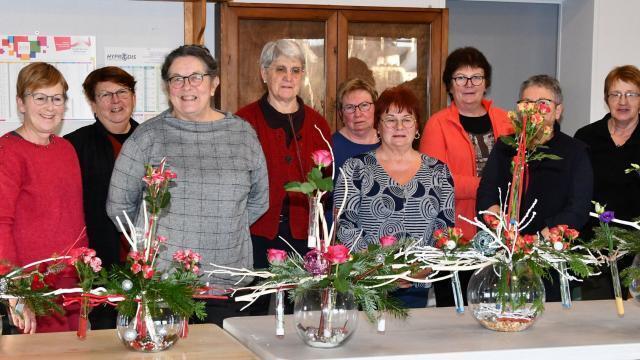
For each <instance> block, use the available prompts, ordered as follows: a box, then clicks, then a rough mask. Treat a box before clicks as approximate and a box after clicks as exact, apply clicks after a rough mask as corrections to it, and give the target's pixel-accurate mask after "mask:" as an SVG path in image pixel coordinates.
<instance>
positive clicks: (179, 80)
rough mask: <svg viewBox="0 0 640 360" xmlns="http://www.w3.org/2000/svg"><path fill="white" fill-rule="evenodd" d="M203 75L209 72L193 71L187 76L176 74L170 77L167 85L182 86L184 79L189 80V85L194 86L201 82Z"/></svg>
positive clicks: (175, 87)
mask: <svg viewBox="0 0 640 360" xmlns="http://www.w3.org/2000/svg"><path fill="white" fill-rule="evenodd" d="M205 76H211V74H201V73H193V74H191V75H187V76H182V75H176V76H172V77H170V78H169V80H167V82H168V83H169V86H171V87H172V88H174V89H181V88H183V87H184V84H185V82H186V81H189V85H191V86H194V87H196V86H199V85H200V84H202V81H203V80H204V77H205Z"/></svg>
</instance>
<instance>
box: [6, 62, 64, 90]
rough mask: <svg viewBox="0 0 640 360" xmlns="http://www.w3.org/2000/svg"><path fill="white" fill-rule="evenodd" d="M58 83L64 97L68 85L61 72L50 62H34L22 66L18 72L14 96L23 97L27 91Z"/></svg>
mask: <svg viewBox="0 0 640 360" xmlns="http://www.w3.org/2000/svg"><path fill="white" fill-rule="evenodd" d="M58 84H60V85H62V94H63V95H64V97H65V99H66V98H67V91H68V90H69V85H68V84H67V81H66V80H65V79H64V76H62V73H61V72H60V71H59V70H58V69H56V68H55V67H54V66H53V65H51V64H47V63H44V62H34V63H31V64H29V65H27V66H25V67H24V68H22V70H20V72H19V73H18V81H17V84H16V91H17V92H16V96H18V97H19V98H22V99H24V97H25V96H27V93H28V92H31V91H35V90H37V89H42V88H45V87H52V86H56V85H58Z"/></svg>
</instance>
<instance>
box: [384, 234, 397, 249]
mask: <svg viewBox="0 0 640 360" xmlns="http://www.w3.org/2000/svg"><path fill="white" fill-rule="evenodd" d="M396 241H398V239H396V237H395V236H393V235H387V236H383V237H381V238H380V246H382V247H389V246H392V245H393V244H395V243H396Z"/></svg>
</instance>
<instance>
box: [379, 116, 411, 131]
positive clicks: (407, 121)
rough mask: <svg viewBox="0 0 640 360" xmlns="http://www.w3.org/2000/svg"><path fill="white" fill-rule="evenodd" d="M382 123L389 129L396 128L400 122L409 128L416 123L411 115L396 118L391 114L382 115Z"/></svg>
mask: <svg viewBox="0 0 640 360" xmlns="http://www.w3.org/2000/svg"><path fill="white" fill-rule="evenodd" d="M382 123H383V124H384V126H385V127H386V128H389V129H393V128H397V127H398V124H402V126H403V127H405V128H411V127H413V126H414V125H415V124H416V118H415V117H413V116H404V117H402V118H397V117H395V116H393V115H387V116H383V117H382Z"/></svg>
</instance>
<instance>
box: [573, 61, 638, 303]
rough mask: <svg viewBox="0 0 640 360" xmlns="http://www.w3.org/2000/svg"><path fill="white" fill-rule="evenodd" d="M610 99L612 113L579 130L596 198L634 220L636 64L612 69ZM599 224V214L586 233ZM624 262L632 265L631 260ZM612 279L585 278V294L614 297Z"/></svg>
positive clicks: (620, 215)
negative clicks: (629, 169) (587, 149)
mask: <svg viewBox="0 0 640 360" xmlns="http://www.w3.org/2000/svg"><path fill="white" fill-rule="evenodd" d="M604 101H605V103H606V104H607V106H608V107H609V113H608V114H606V115H605V116H604V117H603V118H602V119H601V120H599V121H596V122H594V123H592V124H589V125H587V126H585V127H583V128H581V129H580V130H578V131H577V132H576V134H575V138H576V139H580V140H582V141H584V142H585V143H586V144H587V145H588V146H589V156H590V158H591V165H592V166H593V175H594V184H593V185H594V186H593V199H594V200H595V201H597V202H599V203H600V204H606V205H607V210H613V211H615V214H616V218H619V219H625V220H631V219H634V218H636V217H638V216H640V203H639V202H638V201H631V200H630V199H640V177H639V176H638V173H636V172H632V173H628V174H627V173H625V169H628V168H630V167H631V166H630V164H632V163H635V164H639V163H640V129H639V128H638V113H639V112H640V70H638V68H637V67H635V66H633V65H624V66H619V67H616V68H614V69H613V70H611V72H609V74H608V75H607V77H606V79H605V81H604ZM593 226H598V221H597V220H596V219H594V220H593V221H590V222H589V226H588V227H587V229H585V230H587V231H585V232H583V233H584V236H586V238H589V237H591V236H592V231H590V230H591V228H592V227H593ZM623 261H626V264H625V265H629V264H630V262H631V259H630V258H629V259H626V260H624V259H623ZM621 266H622V265H621ZM625 267H626V266H625ZM610 278H611V277H610V276H609V275H608V274H603V275H601V276H600V277H598V278H595V279H593V280H592V279H589V280H588V281H585V283H584V284H583V286H582V291H583V298H587V299H589V300H592V299H594V300H595V299H608V298H613V290H612V286H611V283H610V280H609V279H610ZM625 291H626V288H625Z"/></svg>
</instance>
